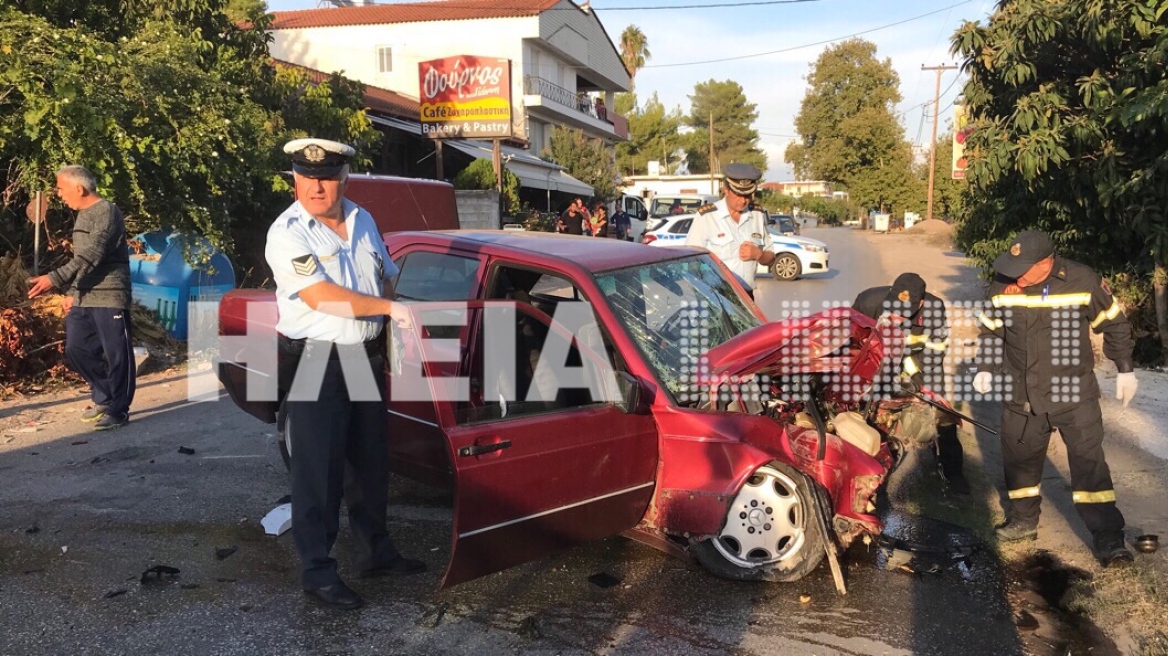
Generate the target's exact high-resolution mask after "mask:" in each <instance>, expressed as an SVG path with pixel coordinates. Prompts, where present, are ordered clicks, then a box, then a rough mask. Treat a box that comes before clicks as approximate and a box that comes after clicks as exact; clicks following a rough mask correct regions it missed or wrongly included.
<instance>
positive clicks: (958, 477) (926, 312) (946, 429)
mask: <svg viewBox="0 0 1168 656" xmlns="http://www.w3.org/2000/svg"><path fill="white" fill-rule="evenodd" d="M852 309H854V310H856V311H857V312H860V313H862V314H865V315H867V316H869V317H871V318H873V319H880V318H881V317H884V316H887V317H888V318H889V319H890V320H891V322H892V325H895V326H896V327H898V328H900V329H901V330H902V331H904V349H903V351H902V352H901V353H900V355H899V356H898V357H899V358H900V362H899V366H898V367H897V368H898V369H899V371H896V372H895V373H896V376H897V379H898V380H897V382H898V384H899V385H900V386H901V387H903V388H904V389H907V390H909V391H913V392H915V391H918V390H920V388H922V387H926V386H927V387H928V388H929V389H932V390H942V389H944V383H945V379H944V370H943V365H944V363H945V353H946V351H947V350H948V348H949V321H948V318H947V314H946V312H945V302H944V301H942V300H941V299H940V298H938V297H937V296H935V295H933V294H930V293H929V292H928V290H927V289H926V288H925V280H924V279H923V278H921V277H920V276H919V275H917V274H915V273H902V274H900V275H899V276H897V278H896V281H895V282H893V283H892V285H890V286H889V285H884V286H881V287H871V288H869V289H865V290H864V291H862V292H860V295H859V296H857V297H856V300H855V302H853V303H852ZM936 448H937V463H938V465H939V466H940V468H941V474H942V475H943V476H944V477H945V480H946V481H947V482H948V485H949V489H950V490H952V491H953V492H955V493H957V494H969V481H968V480H966V478H965V472H964V471H963V470H962V464H963V462H964V460H965V452H964V450H963V449H962V448H961V441H960V440H958V439H957V423H956V422H955V421H954V420H953V418H952V417H950V416H949V415H947V414H945V413H942V412H939V413H937V442H936Z"/></svg>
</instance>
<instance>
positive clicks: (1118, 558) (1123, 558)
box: [1099, 544, 1135, 567]
mask: <svg viewBox="0 0 1168 656" xmlns="http://www.w3.org/2000/svg"><path fill="white" fill-rule="evenodd" d="M1099 562H1100V563H1102V564H1103V566H1104V567H1127V566H1128V565H1131V564H1132V563H1133V562H1135V558H1134V557H1133V556H1132V552H1130V551H1128V550H1127V547H1125V546H1123V545H1122V544H1121V545H1118V546H1115V547H1112V548H1110V549H1107V550H1106V551H1103V552H1101V553H1100V554H1099Z"/></svg>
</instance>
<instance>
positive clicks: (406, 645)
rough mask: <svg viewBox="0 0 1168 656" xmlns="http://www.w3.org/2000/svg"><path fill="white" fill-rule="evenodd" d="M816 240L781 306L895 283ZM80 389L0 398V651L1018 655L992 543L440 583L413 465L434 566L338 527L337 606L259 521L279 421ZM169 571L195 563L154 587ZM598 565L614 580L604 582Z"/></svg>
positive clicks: (415, 541) (871, 262)
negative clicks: (708, 567) (824, 257)
mask: <svg viewBox="0 0 1168 656" xmlns="http://www.w3.org/2000/svg"><path fill="white" fill-rule="evenodd" d="M808 236H812V237H815V238H817V239H822V240H824V241H826V242H827V243H828V244H829V246H830V247H831V251H832V254H831V266H832V271H831V272H829V273H826V274H819V275H817V276H812V277H808V278H806V279H803V280H798V281H794V282H786V283H783V282H778V281H772V280H764V279H760V285H759V287H760V290H759V299H760V303H761V306H762V307H763V309H764V311H765V312H767V314H768V315H769V316H771V317H777V316H780V315H781V312H782V310H783V307H784V306H783V302H784V301H787V302H788V304H789V303H790V302H792V301H798V302H804V301H805V302H807V303H809V304H811V305H812V306H814V305H817V304H822V302H823V301H847V300H850V299H851V298H853V297H854V296H855V294H856V292H858V291H859V290H860V289H861V288H863V287H865V286H868V285H871V284H887V282H888V280H890V278H891V275H890V273H889V272H887V271H883V270H881V269H880V266H879V261H878V259H877V258H875V257H872V256H871V253H870V252H869V251H868V250H867V249H868V246H867V244H866V242H865V240H864V239H863V237H862V236H860V235H858V234H853V233H852V232H851V231H848V230H843V229H834V230H833V229H822V230H809V231H808ZM787 307H793V306H790V305H788V306H787ZM84 405H85V403H84V398H83V397H82V396H81V395H80V394H79V393H76V392H73V393H69V394H64V395H59V396H55V397H49V398H37V399H32V400H25V401H17V402H8V403H5V404H3V405H0V422H2V425H3V427H4V429H6V430H7V431H18V432H5V433H3V434H0V481H3V483H4V484H3V485H0V508H3V512H2V513H0V599H2V600H3V602H2V603H0V609H2V611H3V612H0V654H5V655H23V654H69V655H71V656H72V655H78V654H153V653H160V654H161V653H164V654H280V655H294V654H306V655H307V654H313V655H315V654H372V653H378V654H382V653H384V654H399V653H400V654H406V653H418V654H437V653H471V652H473V653H477V654H503V653H518V652H523V653H534V654H593V653H605V654H608V653H615V654H644V653H648V654H908V653H914V654H1012V653H1021V651H1022V648H1021V646H1020V644H1021V643H1020V642H1019V640H1018V636H1017V631H1016V629H1015V627H1014V624H1013V622H1012V621H1011V615H1010V610H1009V608H1008V607H1007V605H1006V602H1005V592H1004V589H1005V584H1004V583H1003V580H1002V574H1001V572H1000V571H999V567H998V565H997V560H996V558H995V557H994V556H993V555H992V554H990V553H989V552H988V551H987V550H984V549H982V550H976V551H974V553H973V554H972V556H970V557H969V558H967V559H964V560H961V561H952V560H946V559H945V558H940V559H939V560H938V562H936V563H935V567H930V566H928V564H927V563H924V564H922V563H917V564H915V565H913V566H912V568H913V569H915V570H916V571H917V572H918V573H909V572H906V571H903V570H899V569H893V570H892V571H888V570H887V569H885V565H886V564H887V559H886V554H885V552H882V551H881V550H879V549H877V548H876V547H874V546H873V547H868V548H865V547H864V546H863V545H857V546H855V547H853V549H852V550H851V551H849V553H848V554H847V557H846V563H845V566H846V568H847V579H848V585H849V588H850V592H849V594H848V595H847V596H840V595H838V594H836V592H835V591H834V587H833V584H832V580H831V576H830V574H829V572H828V570H827V568H826V566H821V567H820V568H819V569H818V570H817V571H816V572H814V573H813V574H812V575H811V576H810V577H809V578H807V579H805V580H804V581H801V582H799V583H795V584H745V583H735V582H729V581H724V580H719V579H716V578H713V577H712V576H710V575H708V574H706V573H705V572H704V571H703V570H701V569H700V568H699V567H697V566H695V565H691V564H688V563H686V562H682V561H679V560H675V559H673V558H671V557H669V556H666V555H664V554H661V553H659V552H657V551H655V550H652V549H650V548H647V547H644V546H641V545H639V544H637V543H634V542H631V541H628V540H625V539H623V538H611V539H607V540H603V541H600V542H597V543H594V544H591V545H586V546H584V547H581V548H577V549H575V550H573V551H570V552H567V553H564V554H561V555H559V556H556V557H553V558H549V559H546V560H543V561H540V562H536V563H531V564H528V565H525V566H522V567H518V568H515V569H512V570H509V571H507V572H503V573H500V574H496V575H492V576H488V577H485V578H483V579H479V580H477V581H472V582H470V583H467V584H464V585H461V586H457V587H455V588H453V589H450V590H446V591H438V590H437V589H436V588H437V584H438V581H439V579H440V575H441V571H442V569H443V567H444V561H445V558H446V556H447V555H448V552H449V545H450V536H449V534H450V530H451V513H450V510H449V503H450V500H449V499H448V498H446V497H444V496H443V495H442V494H439V493H436V492H433V491H431V490H428V489H427V488H424V487H421V486H418V485H415V484H412V483H409V482H407V481H402V480H400V479H395V481H394V484H393V490H392V497H391V504H392V507H391V509H390V512H391V531H392V533H393V534H394V535H395V536H397V541H398V543H399V547H400V548H401V550H402V551H403V552H405V553H407V554H408V555H412V556H416V557H420V558H422V559H423V560H425V561H426V562H427V564H428V565H429V566H430V568H431V571H430V572H428V573H426V574H422V575H418V576H415V577H411V578H408V579H399V580H382V581H376V582H370V581H362V580H357V579H355V577H354V576H352V574H353V572H352V571H351V569H350V564H351V563H352V562H353V553H352V545H351V543H350V542H349V540H348V533H347V530H345V529H342V535H341V539H340V542H339V543H338V546H337V552H338V559H339V561H340V563H341V568H342V575H343V576H344V575H348V578H350V580H351V581H352V583H353V585H354V587H356V588H357V589H358V590H359V591H360V592H361V593H362V594H363V595H364V596H365V598H366V601H367V602H368V605H367V607H366V608H364V609H362V610H360V611H356V612H348V613H345V612H334V611H327V610H323V609H320V608H317V607H315V606H313V605H311V604H310V603H308V601H307V600H306V598H305V597H304V595H303V594H302V593H301V592H300V591H299V586H298V574H297V566H296V559H295V550H294V548H293V545H292V542H291V536H290V534H285V535H284V536H282V537H280V538H278V539H277V538H272V537H269V536H266V535H264V533H263V531H262V529H261V527H260V525H259V520H260V518H261V517H262V516H263V515H264V514H265V513H266V512H267V511H268V510H269V509H270V508H272V507H273V506H274V505H275V504H276V502H277V501H278V500H279V499H280V498H281V497H282V496H283V495H285V494H286V493H287V478H286V474H285V472H284V468H283V465H282V463H281V462H280V459H279V455H278V454H277V451H276V447H275V444H274V439H273V435H272V430H271V427H269V426H265V425H262V424H260V423H259V422H257V421H256V420H254V419H253V418H251V417H250V416H248V415H246V414H244V413H243V412H242V411H239V410H237V409H236V408H235V407H234V406H233V405H231V403H230V401H229V400H227V399H225V398H224V399H221V400H220V401H219V402H216V403H202V404H189V403H187V402H186V401H185V380H184V378H183V377H182V375H180V374H175V373H173V372H172V373H170V374H159V375H155V376H150V377H147V378H146V379H145V380H143V381H141V383H140V387H139V391H138V397H137V401H136V407H137V408H138V409H139V410H138V411H137V412H136V414H135V416H134V421H133V422H132V423H131V424H130V425H129V426H127V427H126V428H123V429H121V430H119V431H117V432H114V433H112V434H96V433H91V432H89V431H88V430H87V427H86V426H85V425H83V424H81V423H80V422H79V421H78V420H77V417H78V415H79V414H80V412H81V410H82V409H83V408H84ZM30 422H46V423H43V424H35V423H33V424H30ZM27 428H32V429H33V431H27V430H26V429H27ZM20 431H23V432H20ZM9 438H12V439H9ZM180 447H187V448H188V449H193V450H194V453H193V454H184V453H180V452H179V448H180ZM924 469H925V468H915V467H914V466H912V464H911V463H910V466H909V467H906V468H904V469H902V471H901V472H898V474H897V476H898V477H901V478H905V477H911V476H932V475H933V474H931V472H929V471H924ZM914 472H915V473H914ZM899 486H900V484H899V483H897V481H894V485H893V486H892V488H893V494H892V502H891V503H892V506H893V508H894V509H893V510H891V511H889V512H890V515H889V517H890V520H891V521H890V526H892V528H893V529H894V530H899V531H902V535H901V537H911V538H914V539H920V540H924V541H932V542H933V543H939V542H946V541H948V542H949V543H964V542H967V541H969V540H971V539H972V538H971V537H970V536H969V535H968V533H966V532H963V531H961V530H960V529H956V528H955V527H949V526H944V525H936V524H935V523H931V522H927V521H925V520H921V519H918V518H913V517H912V516H911V515H908V514H905V512H904V510H903V509H897V508H898V507H899V506H898V504H900V503H901V500H899V499H898V498H897V494H896V492H895V490H896V489H898V487H899ZM226 547H236V548H237V550H236V551H235V552H234V553H233V554H232V555H230V556H228V557H227V558H225V559H223V560H220V559H219V558H218V557H217V555H216V549H217V548H226ZM156 565H167V566H171V567H174V568H178V569H179V570H180V572H179V573H178V574H177V576H171V577H162V580H157V581H150V582H148V583H143V582H141V576H142V573H143V572H144V571H145V570H147V569H148V568H151V567H153V566H156ZM929 569H934V570H935V572H934V573H920V572H922V571H923V570H929ZM601 572H603V573H607V574H609V575H611V576H612V577H615V579H619V583H617V584H616V585H613V586H611V587H606V588H602V587H599V586H597V585H594V584H593V583H590V582H589V577H590V576H592V575H594V574H597V573H601ZM804 594H805V595H809V596H810V601H808V602H807V603H801V601H800V595H804Z"/></svg>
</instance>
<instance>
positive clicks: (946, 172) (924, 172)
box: [904, 133, 968, 220]
mask: <svg viewBox="0 0 1168 656" xmlns="http://www.w3.org/2000/svg"><path fill="white" fill-rule="evenodd" d="M935 147H936V149H937V157H936V161H935V166H934V169H933V217H934V218H945V219H950V220H952V219H956V218H957V217H959V216H961V215H962V214H963V213H964V212H965V190H966V188H967V186H968V185H967V184H966V182H965V180H964V179H958V180H954V179H953V134H952V133H949V134H943V135H941V136H939V137H937V144H936V146H935ZM913 171H914V173H915V177H916V180H917V182H918V183H919V184H920V188H921V190H922V191H921V192H920V193H919V194H917V195H915V196H914V198H913V199H912V202H910V203H908V204H907V205H906V206H905V207H904V209H905V210H909V211H913V212H917V213H919V214H921V215H922V216H923V215H924V212H925V210H926V207H927V204H928V203H927V201H928V196H927V194H928V186H927V185H928V183H929V159H928V158H927V157H926V158H925V160H924V161H923V162H921V163H919V164H917V165H916V166H914V167H913Z"/></svg>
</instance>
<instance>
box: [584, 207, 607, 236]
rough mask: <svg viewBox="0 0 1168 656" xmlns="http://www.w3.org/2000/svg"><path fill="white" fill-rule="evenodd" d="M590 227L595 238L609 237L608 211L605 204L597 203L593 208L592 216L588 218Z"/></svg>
mask: <svg viewBox="0 0 1168 656" xmlns="http://www.w3.org/2000/svg"><path fill="white" fill-rule="evenodd" d="M588 225H589V230H590V231H591V232H592V236H593V237H607V236H608V210H607V209H605V207H604V203H597V204H596V206H595V207H593V208H592V214H591V215H590V216H589V218H588Z"/></svg>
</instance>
